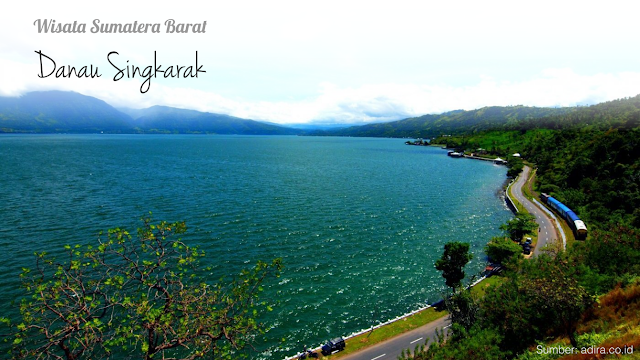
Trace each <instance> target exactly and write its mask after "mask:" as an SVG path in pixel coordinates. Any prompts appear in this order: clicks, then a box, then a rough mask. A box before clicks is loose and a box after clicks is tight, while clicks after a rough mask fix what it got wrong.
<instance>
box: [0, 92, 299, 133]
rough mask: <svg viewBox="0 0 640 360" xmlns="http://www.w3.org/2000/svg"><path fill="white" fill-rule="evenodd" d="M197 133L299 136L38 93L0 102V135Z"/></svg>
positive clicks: (238, 122) (231, 120) (187, 113)
mask: <svg viewBox="0 0 640 360" xmlns="http://www.w3.org/2000/svg"><path fill="white" fill-rule="evenodd" d="M3 132H4V133H13V132H25V133H99V132H104V133H183V134H185V133H186V134H189V133H198V134H239V135H295V134H300V133H302V132H303V131H302V130H298V129H291V128H287V127H283V126H277V125H272V124H266V123H262V122H259V121H254V120H247V119H241V118H237V117H233V116H229V115H221V114H213V113H207V112H200V111H195V110H184V109H177V108H171V107H166V106H152V107H150V108H146V109H120V110H118V109H116V108H114V107H112V106H111V105H109V104H107V103H106V102H104V101H102V100H99V99H96V98H94V97H91V96H85V95H82V94H78V93H76V92H66V91H37V92H30V93H27V94H25V95H23V96H20V97H0V133H3Z"/></svg>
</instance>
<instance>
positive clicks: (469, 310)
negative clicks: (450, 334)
mask: <svg viewBox="0 0 640 360" xmlns="http://www.w3.org/2000/svg"><path fill="white" fill-rule="evenodd" d="M444 302H445V305H446V307H447V311H449V318H450V319H451V322H452V323H453V324H457V325H459V326H460V327H461V328H462V329H464V330H465V331H466V330H470V329H471V328H472V327H473V325H475V323H476V320H477V318H478V312H479V311H480V306H479V300H478V297H477V296H476V295H474V292H472V291H471V288H467V289H460V290H459V291H456V292H454V293H453V295H451V296H444ZM456 329H457V328H456ZM454 334H456V332H455V329H454Z"/></svg>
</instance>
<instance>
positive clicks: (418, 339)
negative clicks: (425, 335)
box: [409, 338, 422, 344]
mask: <svg viewBox="0 0 640 360" xmlns="http://www.w3.org/2000/svg"><path fill="white" fill-rule="evenodd" d="M420 340H422V338H417V339H415V340H413V341H412V342H410V343H409V344H413V343H414V342H418V341H420Z"/></svg>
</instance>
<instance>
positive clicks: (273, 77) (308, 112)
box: [0, 0, 640, 123]
mask: <svg viewBox="0 0 640 360" xmlns="http://www.w3.org/2000/svg"><path fill="white" fill-rule="evenodd" d="M98 4H100V5H98ZM11 9H12V11H3V12H2V15H0V18H1V22H0V95H3V96H19V95H20V94H23V93H25V92H28V91H33V90H49V89H58V90H73V91H76V92H79V93H82V94H85V95H91V96H95V97H98V98H100V99H102V100H105V101H106V102H108V103H109V104H111V105H114V106H126V107H132V108H143V107H147V106H152V105H167V106H175V107H182V108H191V109H197V110H201V111H210V112H217V113H225V114H230V115H234V116H238V117H244V118H251V119H258V120H266V121H272V122H277V123H309V122H316V123H366V122H379V121H386V120H392V119H400V118H405V117H409V116H415V115H422V114H427V113H439V112H443V111H448V110H455V109H475V108H479V107H482V106H489V105H518V104H523V105H532V106H571V105H576V104H594V103H598V102H602V101H606V100H612V99H616V98H621V97H627V96H635V95H637V94H639V93H640V46H639V44H638V40H637V33H638V31H637V12H636V9H637V7H636V4H635V3H634V2H632V1H608V2H606V3H605V2H602V1H600V2H595V1H553V2H551V1H535V2H533V1H528V2H524V1H449V2H446V3H445V2H443V1H437V2H436V1H428V0H422V1H418V0H415V1H402V0H394V1H372V0H369V1H347V0H342V1H303V0H297V1H279V0H269V1H243V0H234V1H217V0H216V1H207V2H205V1H191V0H180V1H147V2H142V1H130V0H128V1H104V2H100V3H98V2H87V1H67V0H61V1H22V2H14V3H12V5H11ZM37 19H41V20H44V19H47V20H49V21H51V20H55V21H56V23H62V24H65V23H73V22H74V21H76V22H77V23H78V24H80V23H85V24H86V31H87V32H86V33H84V34H82V33H76V34H65V33H55V34H54V33H38V27H37V26H36V25H34V22H35V21H36V20H37ZM95 19H98V20H99V21H100V23H102V24H110V23H122V24H126V23H132V22H134V21H137V22H138V23H159V24H160V25H161V26H160V31H161V33H159V34H154V33H147V34H93V33H91V28H92V26H93V21H94V20H95ZM167 19H174V20H175V21H176V22H177V23H203V22H204V21H206V22H207V25H206V33H204V34H193V33H189V34H167V33H166V26H165V21H166V20H167ZM35 51H42V53H44V54H45V55H47V56H49V57H51V58H52V59H54V61H55V62H56V65H57V66H58V67H60V66H66V65H72V66H76V67H81V66H84V65H87V66H89V65H93V66H94V68H95V67H96V66H97V67H98V69H99V73H100V74H101V75H102V76H101V77H100V78H93V79H91V78H82V79H77V78H73V79H69V78H55V77H54V76H53V75H52V76H49V77H47V78H39V77H38V74H39V73H40V59H39V55H38V54H36V53H35ZM111 51H117V52H118V54H119V55H117V56H116V55H113V56H112V58H111V59H112V61H114V63H115V64H116V65H118V66H119V67H121V68H123V67H124V66H126V65H136V66H139V67H142V68H144V67H146V66H149V65H153V61H154V60H153V56H154V51H155V52H156V53H157V61H158V64H160V65H162V66H163V67H165V68H166V67H168V66H170V65H183V66H189V65H195V53H196V51H197V52H198V65H202V69H203V70H205V71H206V73H204V74H199V76H198V78H197V79H196V78H189V79H182V78H180V79H163V78H153V79H151V84H150V88H149V91H148V92H146V93H144V94H143V93H141V92H140V86H141V84H142V82H143V81H144V79H143V78H140V77H139V76H138V77H136V78H134V79H126V78H125V79H122V80H119V81H114V79H113V78H114V76H115V75H116V74H117V72H118V71H117V70H116V69H115V68H114V67H113V66H112V65H110V64H109V62H108V61H107V54H108V53H109V52H111ZM127 60H128V61H129V62H128V63H127ZM43 67H44V69H45V75H46V73H48V72H50V71H51V69H52V64H51V63H50V62H49V61H48V60H45V61H44V62H43ZM160 75H161V74H160Z"/></svg>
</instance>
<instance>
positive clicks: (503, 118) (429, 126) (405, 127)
mask: <svg viewBox="0 0 640 360" xmlns="http://www.w3.org/2000/svg"><path fill="white" fill-rule="evenodd" d="M575 110H576V108H540V107H528V106H522V105H519V106H490V107H483V108H480V109H477V110H469V111H467V110H454V111H448V112H445V113H442V114H429V115H422V116H419V117H413V118H408V119H404V120H398V121H391V122H386V123H378V124H369V125H363V126H355V127H349V128H346V129H338V130H332V131H318V132H315V133H312V134H313V135H335V136H371V137H411V138H420V137H426V138H428V137H434V136H438V135H442V134H457V133H461V132H466V131H482V130H488V129H491V128H495V127H499V126H503V125H508V124H515V123H519V122H523V121H527V120H533V119H540V118H545V117H549V116H558V115H564V114H567V113H570V112H573V111H575Z"/></svg>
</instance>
